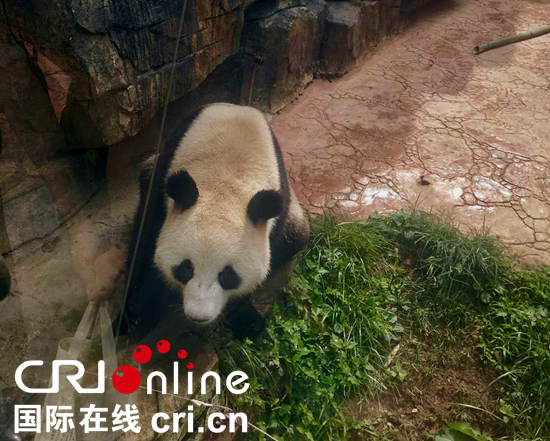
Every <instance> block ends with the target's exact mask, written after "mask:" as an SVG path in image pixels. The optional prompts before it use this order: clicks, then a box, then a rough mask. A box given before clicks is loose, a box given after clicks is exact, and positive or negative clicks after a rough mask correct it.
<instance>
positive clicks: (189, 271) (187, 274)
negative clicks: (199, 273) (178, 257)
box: [172, 259, 194, 285]
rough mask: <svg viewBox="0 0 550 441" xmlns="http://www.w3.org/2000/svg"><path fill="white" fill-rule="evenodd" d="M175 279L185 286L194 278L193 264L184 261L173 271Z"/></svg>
mask: <svg viewBox="0 0 550 441" xmlns="http://www.w3.org/2000/svg"><path fill="white" fill-rule="evenodd" d="M172 273H173V274H174V277H175V278H176V280H177V281H178V282H181V283H183V284H184V285H185V284H186V283H187V282H189V281H190V280H191V279H192V278H193V273H194V269H193V264H192V263H191V261H190V260H189V259H186V260H184V261H183V262H181V263H180V264H179V265H178V266H175V267H174V269H173V270H172Z"/></svg>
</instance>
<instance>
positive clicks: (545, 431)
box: [213, 211, 550, 441]
mask: <svg viewBox="0 0 550 441" xmlns="http://www.w3.org/2000/svg"><path fill="white" fill-rule="evenodd" d="M505 251H506V250H505V248H504V247H503V246H502V244H501V243H500V242H499V241H498V239H497V238H495V237H493V236H491V235H490V234H488V233H487V232H483V231H482V232H478V233H472V234H470V235H466V234H463V233H461V232H460V231H459V230H458V229H457V228H456V227H455V226H453V225H450V224H449V223H448V222H446V221H445V220H442V219H440V218H438V217H436V216H431V215H428V214H426V213H421V212H418V211H414V212H410V213H409V212H397V213H392V214H391V215H389V216H375V217H371V218H370V219H368V220H365V221H359V222H339V221H337V220H334V219H330V218H324V219H320V220H316V221H314V222H313V223H312V235H311V242H310V245H309V247H308V249H307V250H306V252H305V253H304V256H303V259H302V262H301V265H299V266H298V268H297V270H296V281H295V283H294V285H293V286H292V287H291V288H289V289H287V293H286V296H285V298H284V299H282V300H281V301H280V302H279V303H278V304H277V305H275V307H274V309H273V312H272V314H271V315H270V317H269V318H268V320H267V328H266V332H265V333H264V334H263V335H262V336H261V337H260V338H258V339H256V340H255V341H254V342H252V341H245V342H239V341H235V340H234V339H232V338H231V337H230V336H228V335H226V334H225V333H223V332H222V333H221V334H220V335H217V336H216V338H215V339H213V343H214V344H215V345H216V347H217V352H218V356H219V359H220V370H221V371H222V373H225V374H228V373H229V372H232V371H233V370H237V369H238V370H243V371H245V372H246V373H247V374H248V375H249V377H250V381H251V383H250V384H251V387H250V389H249V391H248V392H247V393H246V394H244V395H242V396H238V397H236V398H235V397H234V396H230V397H227V399H228V400H233V401H230V402H229V404H230V405H232V406H235V407H238V408H239V409H243V408H246V409H248V412H249V415H250V416H251V417H252V418H253V419H254V420H255V421H256V423H257V424H258V425H259V426H260V427H262V428H263V429H264V430H266V431H268V433H270V434H273V435H275V436H276V437H277V438H278V439H280V440H303V439H309V440H346V439H350V432H351V431H352V430H359V429H358V428H360V427H362V425H361V424H360V423H358V422H350V421H349V419H348V418H347V417H346V416H345V414H344V412H343V410H342V403H344V402H345V401H346V400H347V399H349V398H350V397H352V396H355V395H358V394H362V395H364V397H365V398H367V399H369V398H372V397H373V396H374V394H376V393H378V392H380V391H385V390H388V389H389V388H390V387H391V385H396V384H399V383H400V382H403V381H406V375H407V372H406V370H405V369H404V368H403V365H402V364H401V363H400V362H399V360H398V359H396V358H394V359H393V361H394V362H393V363H391V365H390V364H389V363H387V360H388V359H391V358H393V355H394V354H392V353H391V349H392V347H393V346H394V344H395V343H396V342H398V341H399V340H400V336H401V334H402V331H403V324H407V327H408V328H410V331H411V332H414V333H418V332H420V333H424V334H427V335H429V336H430V341H431V342H433V344H434V345H438V346H437V351H441V353H444V351H446V350H448V347H449V342H451V343H456V342H457V341H460V340H461V339H462V337H464V336H466V333H470V334H475V336H476V337H475V338H476V343H475V344H477V349H478V351H479V355H480V357H481V359H482V360H484V361H485V362H486V363H487V364H489V365H491V366H493V367H494V368H495V369H496V372H498V377H497V378H495V380H494V381H493V382H492V383H491V384H489V385H488V386H487V393H489V391H495V392H496V393H497V394H498V397H499V401H498V404H497V406H496V408H493V409H491V411H490V412H489V411H488V412H487V414H490V415H493V416H494V417H495V418H496V421H498V422H499V424H503V425H504V426H505V427H506V431H507V433H509V434H510V435H511V436H512V437H514V439H516V440H520V439H524V440H542V439H548V438H549V437H550V320H549V312H550V270H549V269H548V268H546V269H531V270H518V269H517V268H516V267H514V265H513V264H512V263H511V260H510V258H509V257H507V255H506V253H505ZM407 262H408V264H407V265H404V263H407ZM396 357H398V356H396ZM482 410H483V409H482ZM369 430H370V429H369ZM249 436H251V437H260V438H261V435H258V434H257V433H255V434H249ZM438 437H440V438H438V440H439V441H443V440H445V441H446V440H467V441H471V440H472V439H473V440H476V441H479V440H489V439H490V438H489V437H488V436H487V435H481V434H480V433H478V432H477V431H475V430H474V429H472V428H471V427H469V426H468V425H467V424H466V423H453V424H451V425H449V427H448V428H447V429H445V430H444V431H442V432H440V434H438ZM445 437H447V438H445ZM453 437H454V438H453ZM460 437H462V438H460ZM545 437H546V438H545Z"/></svg>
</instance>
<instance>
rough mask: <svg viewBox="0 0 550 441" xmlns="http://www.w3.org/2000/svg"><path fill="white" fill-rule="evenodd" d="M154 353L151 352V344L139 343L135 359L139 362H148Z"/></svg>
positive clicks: (135, 350) (135, 351)
mask: <svg viewBox="0 0 550 441" xmlns="http://www.w3.org/2000/svg"><path fill="white" fill-rule="evenodd" d="M152 355H153V353H152V352H151V349H149V346H146V345H139V346H138V347H137V348H135V349H134V360H136V361H137V362H138V363H147V362H148V361H149V360H151V356H152Z"/></svg>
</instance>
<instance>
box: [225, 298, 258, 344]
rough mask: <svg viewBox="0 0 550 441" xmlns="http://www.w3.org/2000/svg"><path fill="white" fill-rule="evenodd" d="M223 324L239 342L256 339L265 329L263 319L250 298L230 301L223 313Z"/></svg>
mask: <svg viewBox="0 0 550 441" xmlns="http://www.w3.org/2000/svg"><path fill="white" fill-rule="evenodd" d="M223 315H224V318H225V322H226V323H227V325H228V326H229V329H231V330H232V331H233V334H234V335H235V337H237V338H238V339H239V340H244V339H245V338H250V339H253V338H255V337H257V336H258V335H259V334H260V333H261V332H262V331H263V329H264V327H265V319H264V318H263V317H262V315H261V314H260V313H259V312H258V310H257V309H256V308H254V305H252V301H251V298H250V296H246V297H242V298H239V299H235V300H232V301H231V302H229V304H228V305H227V306H226V307H225V309H224V312H223Z"/></svg>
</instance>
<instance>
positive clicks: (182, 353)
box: [178, 349, 187, 360]
mask: <svg viewBox="0 0 550 441" xmlns="http://www.w3.org/2000/svg"><path fill="white" fill-rule="evenodd" d="M178 357H179V358H181V359H182V360H183V359H184V358H185V357H187V351H186V350H185V349H180V350H179V351H178Z"/></svg>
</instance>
